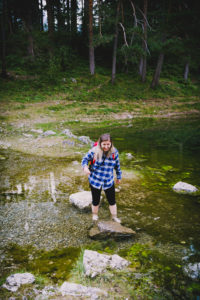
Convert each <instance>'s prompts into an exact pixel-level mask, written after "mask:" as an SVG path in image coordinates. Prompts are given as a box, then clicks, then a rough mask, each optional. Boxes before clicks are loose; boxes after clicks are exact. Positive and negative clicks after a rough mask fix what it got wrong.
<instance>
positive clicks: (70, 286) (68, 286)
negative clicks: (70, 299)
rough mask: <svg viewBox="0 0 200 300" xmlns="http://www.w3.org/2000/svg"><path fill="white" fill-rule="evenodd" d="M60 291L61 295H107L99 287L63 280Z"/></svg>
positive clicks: (92, 296) (96, 297)
mask: <svg viewBox="0 0 200 300" xmlns="http://www.w3.org/2000/svg"><path fill="white" fill-rule="evenodd" d="M60 292H61V294H62V296H67V295H71V296H76V297H81V299H82V297H84V296H85V297H91V299H98V298H99V297H102V296H104V297H107V293H106V292H105V291H103V290H101V289H99V288H94V287H87V286H84V285H82V284H76V283H71V282H67V281H65V282H64V283H63V284H62V285H61V287H60Z"/></svg>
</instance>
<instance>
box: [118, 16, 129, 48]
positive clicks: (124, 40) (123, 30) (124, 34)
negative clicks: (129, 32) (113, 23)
mask: <svg viewBox="0 0 200 300" xmlns="http://www.w3.org/2000/svg"><path fill="white" fill-rule="evenodd" d="M119 25H120V26H121V27H122V30H123V33H124V42H125V45H126V46H127V47H128V43H127V40H126V32H125V28H124V26H123V25H122V23H120V22H119Z"/></svg>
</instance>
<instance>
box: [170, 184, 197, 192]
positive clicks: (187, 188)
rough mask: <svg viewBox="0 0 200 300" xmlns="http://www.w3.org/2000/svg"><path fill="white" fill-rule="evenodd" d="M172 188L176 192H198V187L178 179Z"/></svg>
mask: <svg viewBox="0 0 200 300" xmlns="http://www.w3.org/2000/svg"><path fill="white" fill-rule="evenodd" d="M173 190H174V191H175V192H177V193H183V194H190V193H196V192H198V189H197V188H196V187H195V186H193V185H191V184H189V183H186V182H182V181H179V182H177V183H176V184H175V185H174V186H173Z"/></svg>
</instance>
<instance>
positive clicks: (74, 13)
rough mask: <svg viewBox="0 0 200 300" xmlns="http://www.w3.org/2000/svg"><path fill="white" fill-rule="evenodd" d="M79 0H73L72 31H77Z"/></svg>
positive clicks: (74, 32)
mask: <svg viewBox="0 0 200 300" xmlns="http://www.w3.org/2000/svg"><path fill="white" fill-rule="evenodd" d="M77 8H78V7H77V0H71V31H72V33H73V34H74V35H75V34H76V33H77Z"/></svg>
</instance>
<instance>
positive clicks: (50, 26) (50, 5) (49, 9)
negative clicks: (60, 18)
mask: <svg viewBox="0 0 200 300" xmlns="http://www.w3.org/2000/svg"><path fill="white" fill-rule="evenodd" d="M46 4H47V21H48V32H49V37H50V38H51V39H52V38H53V34H54V7H53V1H52V0H46Z"/></svg>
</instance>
